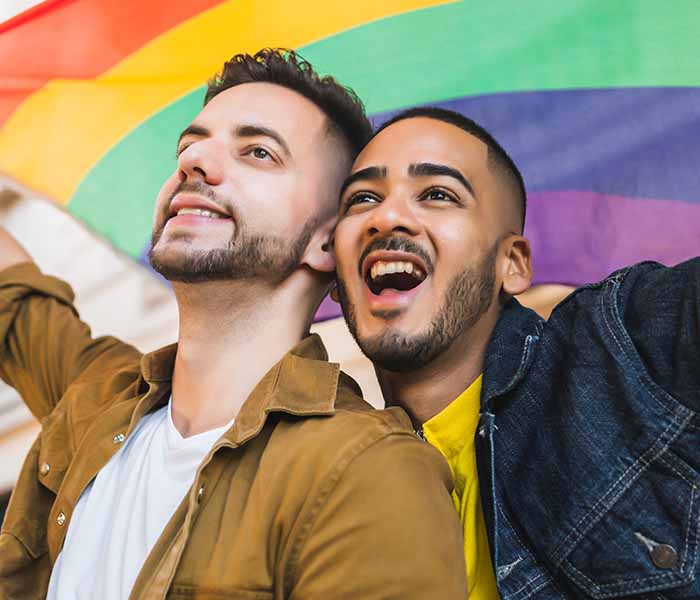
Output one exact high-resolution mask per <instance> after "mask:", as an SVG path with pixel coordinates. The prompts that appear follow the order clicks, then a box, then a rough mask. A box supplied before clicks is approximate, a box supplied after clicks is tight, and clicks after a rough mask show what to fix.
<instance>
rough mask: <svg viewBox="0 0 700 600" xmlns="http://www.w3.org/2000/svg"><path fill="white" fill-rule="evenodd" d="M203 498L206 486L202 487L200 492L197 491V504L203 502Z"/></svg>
mask: <svg viewBox="0 0 700 600" xmlns="http://www.w3.org/2000/svg"><path fill="white" fill-rule="evenodd" d="M202 496H204V486H201V487H200V488H199V490H197V502H200V501H201V500H202Z"/></svg>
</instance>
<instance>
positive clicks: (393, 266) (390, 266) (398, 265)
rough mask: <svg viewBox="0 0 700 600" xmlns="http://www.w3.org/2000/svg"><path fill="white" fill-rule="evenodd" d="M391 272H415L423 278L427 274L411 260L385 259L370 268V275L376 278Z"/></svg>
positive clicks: (419, 277) (418, 276)
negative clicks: (389, 260)
mask: <svg viewBox="0 0 700 600" xmlns="http://www.w3.org/2000/svg"><path fill="white" fill-rule="evenodd" d="M390 273H413V274H414V275H415V276H416V277H417V278H418V279H423V277H424V276H425V275H424V273H423V271H422V270H421V269H420V267H417V266H415V265H414V264H413V263H411V262H402V261H391V262H388V261H383V260H378V261H377V262H375V263H374V264H373V265H372V268H371V269H370V277H371V278H372V279H376V278H377V277H381V276H382V275H387V274H390Z"/></svg>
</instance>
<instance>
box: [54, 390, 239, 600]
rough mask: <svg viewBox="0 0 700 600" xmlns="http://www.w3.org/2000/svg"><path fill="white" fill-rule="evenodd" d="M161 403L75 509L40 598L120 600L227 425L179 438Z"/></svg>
mask: <svg viewBox="0 0 700 600" xmlns="http://www.w3.org/2000/svg"><path fill="white" fill-rule="evenodd" d="M171 404H172V399H171V400H170V402H169V403H168V406H164V407H163V408H160V409H158V410H157V411H155V412H153V413H150V414H148V415H145V416H144V417H143V418H142V419H141V420H140V421H139V423H138V424H137V426H136V427H135V428H134V431H133V432H132V433H131V435H130V436H129V438H128V439H127V440H126V441H125V442H124V445H123V446H122V447H121V448H120V449H119V451H118V452H117V453H116V454H115V455H114V456H113V457H112V458H111V459H110V461H109V462H108V463H107V464H106V465H105V466H104V467H103V468H102V470H100V472H99V473H98V474H97V477H95V479H94V480H93V481H92V482H91V483H90V484H89V485H88V486H87V487H86V488H85V491H84V492H83V493H82V495H81V496H80V498H79V499H78V503H77V504H76V507H75V511H74V513H73V518H72V520H71V522H70V525H69V527H68V531H67V532H66V539H65V542H64V545H63V550H62V551H61V553H60V554H59V555H58V559H57V560H56V564H55V565H54V568H53V571H52V572H51V579H50V581H49V592H48V596H47V598H48V600H95V598H100V599H101V600H125V599H126V598H128V597H129V594H130V593H131V588H132V587H133V585H134V582H135V581H136V577H137V576H138V574H139V572H140V571H141V567H142V566H143V563H144V561H145V560H146V558H147V556H148V554H149V553H150V551H151V549H152V548H153V545H154V544H155V542H156V541H157V539H158V537H159V536H160V534H161V532H162V531H163V529H164V527H165V525H166V524H167V523H168V521H169V520H170V517H172V515H173V513H174V512H175V509H176V508H177V507H178V506H179V505H180V502H181V501H182V499H183V498H184V497H185V494H186V493H187V492H188V490H189V488H190V487H191V486H192V483H193V481H194V478H195V475H196V473H197V468H198V467H199V465H200V463H201V462H202V460H203V459H204V457H205V456H206V454H207V453H208V452H209V450H211V447H212V446H213V445H214V442H216V440H218V439H219V437H221V435H222V434H223V433H224V432H225V431H226V430H227V429H228V428H229V427H230V426H231V425H232V424H233V421H231V423H229V424H227V425H224V426H223V427H220V428H217V429H212V430H210V431H205V432H203V433H200V434H198V435H194V436H191V437H188V438H183V437H182V436H181V435H180V432H179V431H178V430H177V429H176V428H175V425H174V424H173V420H172V408H171Z"/></svg>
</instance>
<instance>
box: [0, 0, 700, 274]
mask: <svg viewBox="0 0 700 600" xmlns="http://www.w3.org/2000/svg"><path fill="white" fill-rule="evenodd" d="M16 1H19V2H25V3H30V4H32V6H31V7H30V8H28V9H27V10H26V11H24V12H20V13H19V14H16V15H14V16H13V17H12V18H10V19H9V20H6V21H5V22H2V23H0V125H1V127H2V128H1V129H0V172H2V173H3V174H5V175H7V176H9V177H10V178H13V179H15V180H17V181H19V182H21V183H22V184H24V185H26V186H28V187H29V188H31V189H34V190H36V191H38V192H39V193H41V194H43V195H45V196H48V197H50V198H52V199H53V200H55V202H57V203H58V204H60V205H62V206H64V207H65V208H66V209H67V210H68V211H69V212H70V213H71V214H73V215H74V216H75V217H77V218H78V219H79V220H81V221H82V222H84V223H85V224H87V225H88V226H89V227H90V228H92V229H93V230H95V231H97V232H98V233H99V234H101V235H102V236H104V237H105V238H107V239H108V240H109V241H111V242H112V243H113V244H114V245H116V247H117V248H119V249H120V250H122V251H123V252H125V253H126V254H128V255H130V256H132V257H133V258H135V259H137V260H142V259H143V256H144V253H145V252H146V249H147V245H148V241H149V238H150V230H151V214H152V207H153V201H154V199H155V197H156V194H157V191H158V189H159V187H160V185H161V183H162V182H163V181H164V180H165V178H166V177H167V175H168V174H169V173H170V172H171V171H172V170H173V168H174V164H175V163H174V149H175V143H176V140H177V136H178V134H179V132H180V130H181V129H182V128H183V127H184V126H185V125H186V124H187V123H188V122H189V121H190V120H191V119H192V118H193V117H194V116H195V115H196V114H197V112H198V111H199V109H200V108H201V104H202V99H203V94H204V85H205V82H206V80H207V79H208V78H209V77H210V76H211V75H212V74H213V73H214V72H215V71H217V70H218V69H219V68H220V67H221V65H222V63H223V62H224V61H225V60H226V59H227V58H228V57H230V56H231V55H232V54H234V53H236V52H241V51H249V52H253V51H255V50H257V49H259V48H261V47H263V46H284V47H290V48H295V49H297V50H299V51H300V52H301V54H302V55H303V56H304V57H306V58H307V59H309V60H310V61H311V62H312V63H313V64H314V65H315V66H316V67H317V68H318V69H319V70H320V71H322V72H327V73H331V74H333V75H335V76H336V77H337V78H338V79H339V80H340V81H342V82H343V83H345V84H347V85H349V86H351V87H353V88H354V89H355V90H356V91H357V92H358V94H359V95H360V96H361V97H362V98H363V99H364V101H365V103H366V106H367V109H368V112H369V113H370V114H371V115H373V117H374V121H375V123H376V124H378V123H380V122H381V121H382V119H384V118H386V117H387V116H389V115H390V114H392V113H393V112H395V111H396V110H398V109H401V108H405V107H408V106H412V105H418V104H426V103H429V104H438V105H441V106H445V107H448V108H452V109H455V110H459V111H461V112H463V113H465V114H466V115H468V116H470V117H472V118H474V119H475V120H477V121H479V122H480V123H482V124H483V125H484V126H485V127H486V128H488V129H490V130H491V131H492V132H493V133H494V134H495V136H496V137H497V138H498V139H499V140H500V141H501V142H502V143H503V145H504V146H505V147H506V148H507V149H508V150H509V152H510V153H511V154H512V156H513V158H514V159H515V161H516V162H517V163H518V164H519V165H520V167H521V168H522V171H523V174H524V176H525V181H526V184H527V187H528V191H529V205H528V219H527V227H526V233H527V234H528V236H529V237H530V238H531V240H532V242H533V249H534V265H535V273H536V280H537V282H540V283H542V282H557V283H569V284H574V285H578V284H582V283H586V282H589V281H592V280H596V279H598V278H600V277H603V276H604V275H606V274H607V273H608V272H610V271H611V270H614V269H615V268H617V267H620V266H622V265H624V264H627V263H630V262H634V261H637V260H641V259H646V258H651V259H655V260H660V261H662V262H666V263H675V262H678V261H680V260H683V259H685V258H688V257H690V256H693V255H697V254H698V249H699V248H700V243H699V242H700V34H699V32H700V2H697V0H675V1H674V2H672V3H664V2H658V1H655V0H616V1H615V2H611V1H610V0H568V1H566V2H551V1H550V0H529V1H527V2H523V1H522V0H489V1H488V2H477V1H462V2H445V1H440V0H381V1H380V2H378V1H376V0H353V1H352V2H347V1H343V2H341V1H332V0H301V1H297V2H289V1H287V0H265V1H262V0H260V1H256V0H227V1H222V0H177V1H176V2H165V1H157V0H45V1H44V2H38V3H37V2H36V0H34V1H33V2H32V0H16Z"/></svg>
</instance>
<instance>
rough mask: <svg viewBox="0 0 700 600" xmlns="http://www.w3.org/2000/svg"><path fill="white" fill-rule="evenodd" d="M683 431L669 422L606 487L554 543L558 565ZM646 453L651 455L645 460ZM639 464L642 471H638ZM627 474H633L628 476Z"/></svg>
mask: <svg viewBox="0 0 700 600" xmlns="http://www.w3.org/2000/svg"><path fill="white" fill-rule="evenodd" d="M690 416H691V415H687V416H686V421H687V420H688V419H689V418H690ZM674 426H676V427H675V429H676V431H675V435H673V436H668V438H669V439H668V440H665V439H664V438H666V437H667V436H666V434H667V433H668V432H669V430H671V429H674ZM683 429H684V427H683V424H682V423H677V422H676V420H675V419H674V420H673V421H671V423H669V425H668V426H667V427H666V429H664V430H663V432H662V433H661V435H660V436H659V437H658V438H657V439H656V441H655V442H654V444H653V445H652V446H651V447H650V448H649V449H647V451H646V452H644V453H643V454H642V455H641V456H640V457H639V458H638V459H637V460H636V461H634V462H633V463H632V464H631V465H630V466H629V467H627V469H625V470H624V472H622V473H621V474H620V476H619V477H618V478H617V479H616V480H615V481H614V482H613V483H612V485H610V486H609V487H608V489H607V491H606V492H605V493H604V494H603V495H602V497H601V498H600V499H599V500H598V501H597V502H596V503H595V504H594V505H593V507H592V508H591V509H590V510H589V511H588V512H586V514H584V515H583V516H582V517H581V518H580V519H579V521H578V522H577V523H576V525H575V526H574V527H573V528H572V529H571V531H570V532H569V534H568V535H567V536H566V537H565V538H564V539H563V540H562V541H561V542H560V543H559V544H557V547H556V548H555V550H554V551H553V552H552V554H553V555H554V556H556V555H561V557H562V558H561V559H560V560H559V561H558V563H555V564H557V566H559V565H561V564H562V563H564V562H566V561H567V557H568V555H569V554H570V552H571V550H572V549H573V546H575V545H576V544H578V543H579V542H580V540H581V538H583V537H584V536H585V535H586V534H587V533H588V531H589V530H590V528H591V527H592V526H593V525H595V524H596V523H597V522H598V521H600V520H601V519H602V518H603V517H605V515H606V514H607V512H608V511H609V510H610V508H611V507H612V506H613V505H614V504H615V503H616V502H617V500H618V499H619V498H620V496H622V494H624V493H625V492H626V491H627V490H628V489H629V488H630V487H631V486H632V485H633V484H634V482H635V481H637V479H639V477H641V476H642V474H643V473H644V471H646V469H647V468H648V467H649V465H651V464H652V463H653V462H654V461H655V460H657V459H658V457H659V456H661V455H662V454H663V453H664V452H666V450H667V449H668V447H669V446H670V445H671V444H672V443H673V441H674V440H675V439H676V438H677V437H678V435H680V433H681V432H682V431H683ZM662 441H663V443H662ZM659 444H661V448H657V446H658V445H659ZM649 454H651V455H652V456H651V457H648V455H649ZM640 465H641V468H639V469H638V467H639V466H640ZM635 471H636V472H635ZM630 474H632V475H631V476H630ZM623 483H624V485H623ZM591 516H593V519H591V520H590V522H589V523H586V521H587V520H588V519H590V517H591ZM584 524H585V527H584Z"/></svg>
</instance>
